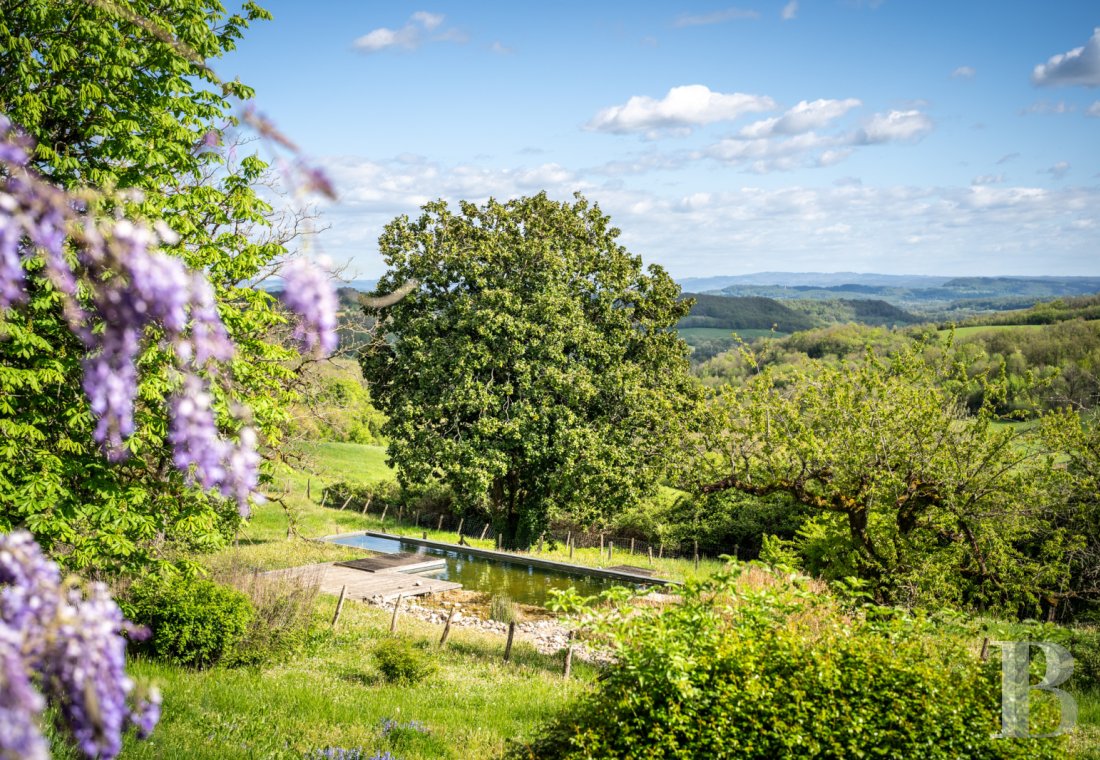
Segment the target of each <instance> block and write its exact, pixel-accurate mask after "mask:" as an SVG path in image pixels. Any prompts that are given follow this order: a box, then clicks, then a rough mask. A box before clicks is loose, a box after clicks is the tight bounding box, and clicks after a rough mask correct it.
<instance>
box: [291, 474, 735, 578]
mask: <svg viewBox="0 0 1100 760" xmlns="http://www.w3.org/2000/svg"><path fill="white" fill-rule="evenodd" d="M307 489H308V490H310V491H311V493H310V495H311V496H312V489H309V487H307ZM319 490H320V504H321V506H324V507H329V508H332V509H338V510H347V511H354V512H358V513H360V514H363V515H365V516H370V517H375V518H378V519H380V520H381V522H382V528H383V529H384V530H395V531H401V532H406V531H408V532H412V533H413V534H416V533H421V534H423V535H422V537H425V538H426V537H427V534H428V532H429V531H434V532H436V533H439V532H447V533H453V534H454V537H453V539H451V540H452V542H454V543H461V542H463V541H465V542H469V541H471V540H474V539H476V540H479V541H491V542H493V544H495V545H496V546H497V547H498V548H500V547H501V540H500V536H499V534H498V532H497V530H496V528H495V527H494V526H493V524H492V522H491V521H489V520H487V519H486V518H484V517H483V516H479V515H456V514H454V513H453V512H451V511H449V510H450V503H449V501H448V500H446V499H438V500H434V501H433V500H432V499H431V498H428V499H426V500H425V499H424V498H423V497H419V498H414V499H413V500H412V503H408V501H406V499H407V497H406V496H405V495H403V494H401V493H400V490H399V489H398V488H397V487H396V484H393V483H379V484H374V485H371V486H351V485H349V484H347V483H335V484H332V485H330V486H327V487H324V488H321V489H319ZM389 526H392V527H389ZM558 549H563V550H571V551H570V554H572V550H580V549H599V550H600V552H601V554H606V555H607V557H608V559H612V560H613V559H614V558H615V557H645V558H651V559H664V558H674V559H696V560H700V561H701V560H703V559H706V557H705V556H703V554H702V553H701V552H700V549H699V544H698V542H697V541H694V540H664V541H653V540H649V539H647V538H646V537H643V536H639V535H630V534H623V533H612V532H609V531H601V530H596V529H590V528H587V529H586V528H584V527H579V526H572V525H568V524H558V525H551V526H550V528H549V529H548V530H546V531H545V532H544V533H542V534H541V535H540V536H539V537H538V538H536V539H535V540H534V541H533V542H532V545H531V551H534V552H536V553H541V552H543V551H556V550H558ZM730 553H731V554H734V555H736V554H737V548H736V547H735V548H734V550H733V551H732V552H730ZM624 561H625V560H624Z"/></svg>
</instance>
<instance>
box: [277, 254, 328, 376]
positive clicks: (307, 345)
mask: <svg viewBox="0 0 1100 760" xmlns="http://www.w3.org/2000/svg"><path fill="white" fill-rule="evenodd" d="M319 263H320V265H321V266H315V265H313V264H311V263H309V262H308V261H306V260H304V259H297V260H295V261H292V262H291V263H290V264H288V265H287V267H286V269H285V271H284V272H283V282H284V285H285V290H284V292H283V302H284V303H285V304H286V305H287V306H288V307H289V308H290V309H291V310H292V311H294V312H297V313H298V315H299V321H298V326H297V328H296V329H295V331H294V338H295V340H297V341H298V342H299V343H300V344H301V346H302V349H303V350H304V351H306V352H309V353H314V354H318V353H320V354H323V355H325V356H327V355H329V354H331V353H332V352H333V351H335V350H336V344H337V342H338V340H337V337H336V311H337V304H336V294H335V293H334V292H333V289H332V283H331V280H330V275H329V273H328V272H326V271H325V270H324V269H323V268H322V267H323V266H326V265H327V260H326V259H325V258H323V257H322V259H321V260H320V262H319Z"/></svg>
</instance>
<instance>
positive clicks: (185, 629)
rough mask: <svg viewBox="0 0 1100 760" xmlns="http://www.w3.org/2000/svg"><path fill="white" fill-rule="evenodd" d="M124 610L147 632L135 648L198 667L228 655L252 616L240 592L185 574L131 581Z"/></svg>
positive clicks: (225, 657) (249, 603) (243, 632)
mask: <svg viewBox="0 0 1100 760" xmlns="http://www.w3.org/2000/svg"><path fill="white" fill-rule="evenodd" d="M124 611H125V612H126V615H127V617H128V618H129V619H130V620H132V621H133V622H135V623H137V624H139V625H144V626H147V627H148V628H149V629H150V631H151V635H150V637H149V638H148V639H147V640H146V641H143V642H140V643H138V644H137V645H136V649H137V651H140V652H144V653H146V654H149V655H150V656H152V657H156V658H158V659H162V660H167V661H169V662H172V663H175V664H177V665H190V666H197V667H208V666H210V665H213V664H215V663H217V662H220V661H222V660H223V659H226V660H231V659H232V657H233V655H234V652H235V649H236V646H237V644H238V642H239V641H240V640H241V639H242V637H243V636H244V634H245V632H246V631H247V630H248V626H249V624H250V623H251V622H252V618H253V615H254V611H253V608H252V604H251V602H250V601H249V599H248V597H247V596H246V595H245V594H243V593H241V592H240V591H237V590H236V589H232V588H229V587H227V586H222V585H219V584H217V583H215V582H213V581H209V580H205V579H202V578H188V577H184V576H179V577H173V578H171V579H157V580H150V581H144V582H140V583H136V584H134V585H133V586H131V587H130V590H129V592H128V594H127V598H126V601H125V604H124Z"/></svg>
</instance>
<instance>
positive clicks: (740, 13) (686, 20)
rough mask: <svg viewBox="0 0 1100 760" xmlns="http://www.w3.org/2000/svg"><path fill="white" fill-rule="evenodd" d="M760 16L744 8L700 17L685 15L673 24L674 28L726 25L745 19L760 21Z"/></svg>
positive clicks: (704, 14) (727, 9)
mask: <svg viewBox="0 0 1100 760" xmlns="http://www.w3.org/2000/svg"><path fill="white" fill-rule="evenodd" d="M758 18H760V14H759V13H757V12H756V11H753V10H747V9H744V8H726V9H725V10H721V11H714V12H713V13H702V14H699V15H691V14H684V15H682V16H680V17H678V18H677V19H676V21H675V22H673V26H677V27H685V26H710V25H711V24H724V23H725V22H727V21H741V20H745V19H758Z"/></svg>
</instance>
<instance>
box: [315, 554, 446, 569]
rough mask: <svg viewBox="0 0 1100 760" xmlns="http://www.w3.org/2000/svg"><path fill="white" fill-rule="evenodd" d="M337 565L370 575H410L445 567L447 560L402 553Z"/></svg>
mask: <svg viewBox="0 0 1100 760" xmlns="http://www.w3.org/2000/svg"><path fill="white" fill-rule="evenodd" d="M336 565H337V567H350V568H351V569H353V570H363V571H366V572H368V573H377V572H385V571H387V570H398V571H400V572H406V573H408V572H413V571H416V570H430V569H432V568H437V567H445V566H446V565H447V560H445V559H443V558H442V557H429V556H428V555H425V554H413V553H411V552H402V553H399V554H382V555H380V556H377V557H364V558H363V559H351V560H347V561H346V562H337V563H336Z"/></svg>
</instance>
